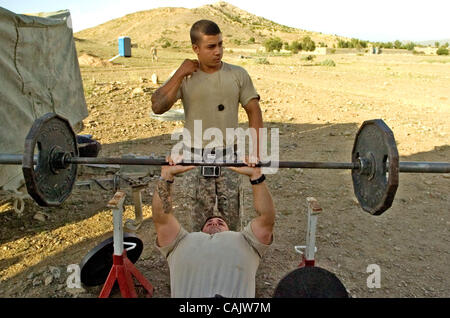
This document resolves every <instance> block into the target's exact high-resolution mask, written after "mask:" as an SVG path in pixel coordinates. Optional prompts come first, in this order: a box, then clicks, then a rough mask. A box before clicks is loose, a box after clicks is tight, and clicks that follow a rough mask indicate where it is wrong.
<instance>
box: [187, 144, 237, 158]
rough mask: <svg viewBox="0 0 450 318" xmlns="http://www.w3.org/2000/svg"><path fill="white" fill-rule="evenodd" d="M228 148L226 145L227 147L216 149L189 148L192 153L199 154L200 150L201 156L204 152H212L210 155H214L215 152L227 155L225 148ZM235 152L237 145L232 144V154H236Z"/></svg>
mask: <svg viewBox="0 0 450 318" xmlns="http://www.w3.org/2000/svg"><path fill="white" fill-rule="evenodd" d="M228 149H229V147H228V148H222V149H220V150H218V151H216V148H207V149H205V148H202V149H198V148H191V149H190V151H191V153H193V154H200V151H201V155H202V156H203V155H204V154H205V152H206V153H208V154H212V155H215V154H221V155H222V156H223V157H225V156H226V155H227V150H228ZM236 152H237V145H234V146H233V154H236Z"/></svg>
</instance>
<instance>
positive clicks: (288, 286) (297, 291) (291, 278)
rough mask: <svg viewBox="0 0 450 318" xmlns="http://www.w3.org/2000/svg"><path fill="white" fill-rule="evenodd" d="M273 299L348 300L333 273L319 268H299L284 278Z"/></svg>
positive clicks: (343, 288) (341, 285)
mask: <svg viewBox="0 0 450 318" xmlns="http://www.w3.org/2000/svg"><path fill="white" fill-rule="evenodd" d="M273 297H274V298H349V295H348V293H347V290H346V289H345V286H344V285H343V284H342V283H341V281H340V280H339V278H337V277H336V275H334V274H333V273H331V272H329V271H327V270H326V269H323V268H320V267H315V266H312V267H301V268H297V269H295V270H293V271H292V272H290V273H289V274H287V275H286V276H284V277H283V278H282V279H281V280H280V282H279V283H278V285H277V287H276V288H275V292H274V295H273Z"/></svg>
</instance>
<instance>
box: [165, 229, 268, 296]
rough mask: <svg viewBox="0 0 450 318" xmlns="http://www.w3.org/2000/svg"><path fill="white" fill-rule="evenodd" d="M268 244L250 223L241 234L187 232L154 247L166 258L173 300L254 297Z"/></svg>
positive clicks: (183, 231) (228, 232)
mask: <svg viewBox="0 0 450 318" xmlns="http://www.w3.org/2000/svg"><path fill="white" fill-rule="evenodd" d="M269 246H270V245H266V244H262V243H260V242H259V241H258V239H257V238H256V237H255V235H254V234H253V231H252V229H251V222H250V223H248V225H247V226H246V227H245V228H244V230H242V231H241V232H234V231H225V232H220V233H215V234H212V235H211V234H207V233H204V232H192V233H188V232H187V231H186V230H185V229H184V228H183V227H181V228H180V231H179V233H178V235H177V237H176V238H175V239H174V241H173V242H172V243H171V244H169V245H167V246H164V247H159V246H158V244H157V243H156V248H157V249H158V250H159V251H160V252H161V253H162V254H163V256H164V257H166V258H167V262H168V263H169V269H170V289H171V296H172V297H176V298H189V297H191V298H199V297H214V296H215V295H217V294H218V295H221V296H223V297H238V298H243V297H245V298H250V297H255V276H256V271H257V269H258V266H259V262H260V260H261V257H262V255H263V254H264V252H265V251H266V250H267V248H268V247H269Z"/></svg>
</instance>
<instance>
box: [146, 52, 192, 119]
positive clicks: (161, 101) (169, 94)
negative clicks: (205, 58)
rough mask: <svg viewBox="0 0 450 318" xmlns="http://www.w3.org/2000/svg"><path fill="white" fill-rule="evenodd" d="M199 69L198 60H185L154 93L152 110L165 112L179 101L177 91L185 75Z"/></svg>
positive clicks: (157, 112) (158, 112) (156, 112)
mask: <svg viewBox="0 0 450 318" xmlns="http://www.w3.org/2000/svg"><path fill="white" fill-rule="evenodd" d="M197 69H198V61H196V60H188V59H187V60H185V61H184V62H183V63H182V64H181V66H180V67H179V68H178V69H177V71H176V72H175V74H173V76H172V77H171V78H170V79H169V80H168V81H167V83H166V84H165V85H163V86H161V87H160V88H158V89H157V90H156V91H155V92H154V93H153V95H152V98H151V102H152V110H153V112H154V113H155V114H163V113H165V112H166V111H168V110H169V109H170V108H171V107H172V106H173V104H174V103H175V102H176V101H177V92H178V89H179V88H180V86H181V82H182V81H183V78H184V77H185V76H188V75H191V74H192V73H193V72H195V71H196V70H197Z"/></svg>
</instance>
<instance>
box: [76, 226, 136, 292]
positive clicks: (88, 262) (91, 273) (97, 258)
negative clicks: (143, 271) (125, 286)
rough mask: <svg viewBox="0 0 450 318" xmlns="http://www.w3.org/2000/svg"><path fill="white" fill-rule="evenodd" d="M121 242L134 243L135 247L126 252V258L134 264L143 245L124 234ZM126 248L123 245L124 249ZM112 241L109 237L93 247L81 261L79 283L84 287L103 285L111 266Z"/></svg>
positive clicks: (131, 236) (129, 234)
mask: <svg viewBox="0 0 450 318" xmlns="http://www.w3.org/2000/svg"><path fill="white" fill-rule="evenodd" d="M123 241H124V242H128V243H135V244H136V247H135V248H133V249H132V250H129V251H127V258H128V259H129V260H130V261H131V262H132V263H133V264H134V263H136V262H137V260H138V259H139V257H140V256H141V253H142V250H143V248H144V244H143V243H142V241H141V240H140V239H139V238H138V237H137V236H135V235H134V234H131V233H124V235H123ZM127 247H128V246H126V245H124V249H126V248H127ZM113 254H114V241H113V238H112V237H110V238H108V239H106V240H104V241H103V242H101V243H100V244H99V245H97V246H96V247H94V248H93V249H92V250H91V251H89V253H87V254H86V256H85V257H84V258H83V259H82V260H81V263H80V269H81V274H80V275H81V282H82V283H83V284H84V285H86V286H97V285H101V284H104V283H105V281H106V278H108V274H109V272H110V270H111V267H112V265H113Z"/></svg>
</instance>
